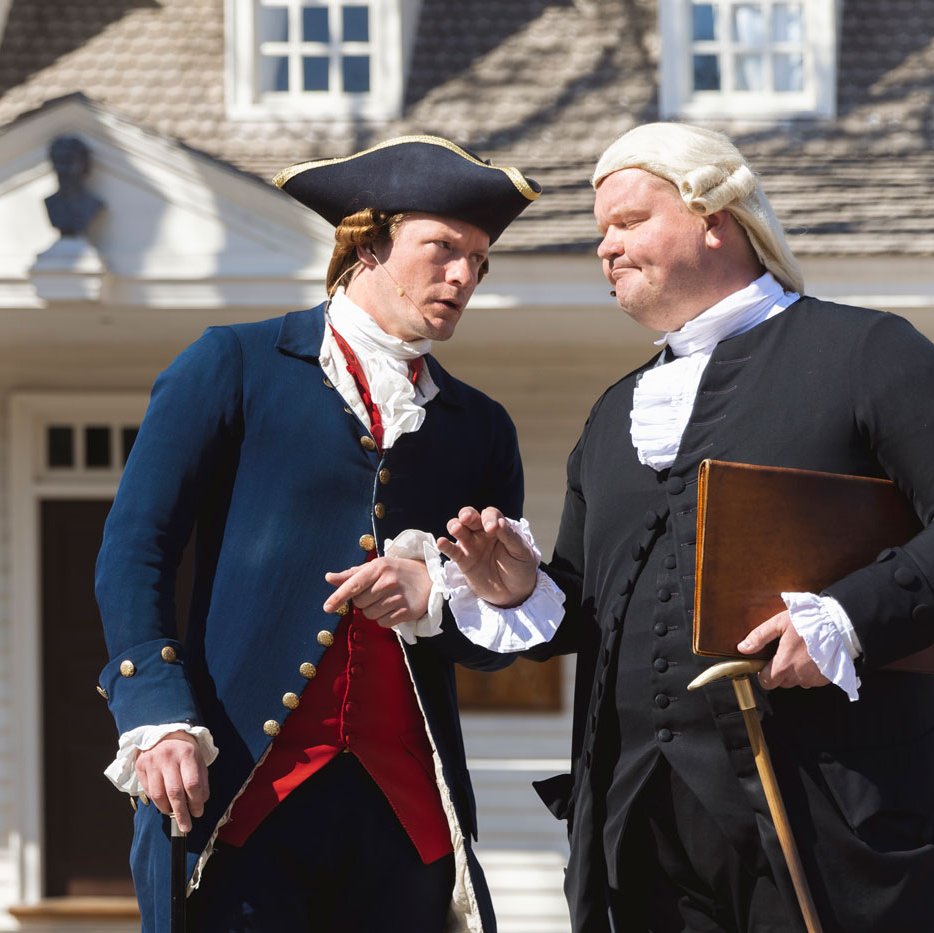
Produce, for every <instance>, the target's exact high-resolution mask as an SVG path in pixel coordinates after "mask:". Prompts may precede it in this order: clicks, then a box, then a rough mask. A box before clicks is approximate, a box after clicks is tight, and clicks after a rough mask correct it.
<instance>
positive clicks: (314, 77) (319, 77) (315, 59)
mask: <svg viewBox="0 0 934 933" xmlns="http://www.w3.org/2000/svg"><path fill="white" fill-rule="evenodd" d="M302 68H303V69H304V74H305V77H304V82H305V83H304V88H305V90H306V91H326V90H327V89H328V86H329V82H328V60H327V58H326V57H325V56H323V55H308V56H306V57H305V58H303V59H302Z"/></svg>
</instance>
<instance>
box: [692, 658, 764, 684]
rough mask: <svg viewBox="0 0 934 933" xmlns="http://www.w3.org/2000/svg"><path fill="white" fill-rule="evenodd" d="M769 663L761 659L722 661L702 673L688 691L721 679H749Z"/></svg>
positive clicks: (693, 681)
mask: <svg viewBox="0 0 934 933" xmlns="http://www.w3.org/2000/svg"><path fill="white" fill-rule="evenodd" d="M767 663H768V662H767V661H763V660H762V659H761V658H748V659H745V660H743V659H741V660H738V661H721V662H720V663H719V664H714V666H713V667H708V668H707V670H706V671H702V672H701V673H700V674H698V675H697V677H695V678H694V679H693V680H692V681H691V682H690V683H689V684H688V690H696V689H697V688H698V687H706V686H707V684H712V683H713V682H714V681H715V680H720V678H721V677H730V678H734V677H743V676H746V677H748V676H749V675H751V674H758V673H759V671H761V670H762V668H763V667H765V665H766V664H767Z"/></svg>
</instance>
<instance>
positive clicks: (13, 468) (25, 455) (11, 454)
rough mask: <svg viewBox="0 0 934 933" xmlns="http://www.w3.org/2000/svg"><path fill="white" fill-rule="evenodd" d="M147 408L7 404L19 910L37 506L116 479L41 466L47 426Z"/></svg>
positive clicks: (79, 399) (36, 626) (31, 708)
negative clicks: (8, 422) (51, 469)
mask: <svg viewBox="0 0 934 933" xmlns="http://www.w3.org/2000/svg"><path fill="white" fill-rule="evenodd" d="M147 401H148V396H147V394H146V393H142V392H139V393H122V394H118V393H73V392H72V393H64V392H54V393H53V392H48V393H45V392H20V393H13V394H11V395H10V396H9V397H8V405H9V409H8V410H9V415H10V432H9V448H8V463H7V468H8V474H7V475H8V477H9V487H8V495H9V503H10V551H11V554H10V570H11V573H10V605H11V616H12V639H11V652H12V663H11V680H12V691H11V696H13V697H15V702H16V709H15V710H14V714H13V715H12V717H11V729H10V732H11V737H12V739H13V743H14V746H13V747H14V748H16V749H18V754H17V756H16V766H15V770H14V771H13V774H12V775H11V777H12V783H13V799H14V800H16V801H18V806H17V807H16V808H15V809H14V812H13V817H12V818H13V823H12V825H11V833H10V836H11V855H12V861H13V874H14V876H15V877H14V878H13V879H12V888H13V891H14V896H15V897H16V899H17V901H18V902H19V903H21V904H36V903H38V902H39V901H40V900H41V899H42V897H43V895H44V892H43V890H42V885H43V880H42V879H43V874H44V872H43V864H44V852H43V835H44V822H43V812H42V799H43V794H42V787H43V783H44V775H43V770H42V684H43V676H42V670H41V657H42V645H41V638H40V632H41V624H40V623H41V620H40V613H41V594H40V586H41V571H42V568H41V566H40V556H39V555H40V553H41V541H40V529H39V503H40V502H41V501H42V500H44V499H97V498H108V497H112V496H113V495H114V494H115V492H116V489H117V482H118V480H119V472H120V471H119V469H112V470H100V471H97V472H96V473H95V472H94V471H90V470H87V469H76V470H73V471H64V472H63V473H62V475H60V476H57V475H56V474H55V472H54V471H50V470H48V469H47V467H46V465H45V463H46V460H45V457H44V455H43V453H44V443H43V438H44V436H45V432H44V429H45V427H47V426H48V425H52V424H74V425H90V424H114V425H122V424H138V423H139V421H140V419H141V418H142V416H143V413H144V411H145V409H146V403H147ZM79 465H80V464H79Z"/></svg>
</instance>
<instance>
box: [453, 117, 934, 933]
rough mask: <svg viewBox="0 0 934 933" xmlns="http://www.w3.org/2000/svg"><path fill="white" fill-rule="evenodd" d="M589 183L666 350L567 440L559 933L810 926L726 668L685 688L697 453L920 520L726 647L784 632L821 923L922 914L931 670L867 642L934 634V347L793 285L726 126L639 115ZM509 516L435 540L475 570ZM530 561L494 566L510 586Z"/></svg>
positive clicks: (783, 706) (629, 296)
mask: <svg viewBox="0 0 934 933" xmlns="http://www.w3.org/2000/svg"><path fill="white" fill-rule="evenodd" d="M593 185H594V188H595V190H596V204H595V215H596V219H597V224H598V226H599V228H600V231H601V234H602V235H603V240H602V242H601V243H600V246H599V248H598V250H597V252H598V255H599V257H600V260H601V262H602V264H603V271H604V274H605V275H606V277H607V279H608V280H609V282H610V284H611V286H612V289H613V291H612V292H611V294H613V295H614V296H615V298H616V301H617V303H618V304H619V306H620V307H621V308H622V309H623V310H624V311H625V312H626V313H627V314H628V315H630V316H631V317H632V318H633V319H634V320H636V321H638V322H639V323H640V324H642V325H643V326H645V327H647V328H649V329H651V330H653V331H656V332H658V333H660V335H661V336H660V339H659V340H658V344H659V345H660V347H661V350H660V352H659V354H658V355H657V356H655V357H654V358H653V359H651V360H649V362H647V363H646V364H645V365H644V366H642V367H640V368H639V369H638V370H636V371H635V372H633V373H630V374H629V375H627V376H625V377H624V378H622V379H621V380H620V381H619V382H617V383H616V384H615V385H613V386H611V387H610V388H609V389H608V390H607V391H606V392H605V393H604V395H603V396H602V397H601V398H600V399H599V400H598V401H597V403H596V405H594V407H593V410H592V411H591V414H590V418H589V419H588V421H587V424H586V425H585V427H584V430H583V434H582V435H581V438H580V440H579V441H578V444H577V446H576V447H575V448H574V451H573V453H572V454H571V456H570V459H569V461H568V480H567V495H566V500H565V505H564V513H563V517H562V521H561V527H560V531H559V534H558V539H557V543H556V546H555V552H554V557H553V559H552V561H551V563H550V565H548V566H547V567H546V568H545V569H546V570H547V572H548V573H549V574H550V575H551V576H552V577H553V578H554V579H555V580H557V581H558V582H559V583H560V585H561V587H562V588H563V590H564V591H565V593H566V594H567V597H568V598H567V604H566V616H565V618H564V620H563V622H562V623H561V627H560V629H559V630H558V633H557V635H556V636H555V638H554V639H553V640H552V641H551V642H550V643H548V644H546V645H545V646H544V647H543V646H539V647H538V648H535V649H533V652H532V653H533V654H536V655H537V656H539V657H541V656H544V655H546V654H555V653H558V652H561V651H576V652H577V654H578V660H577V688H576V698H575V710H574V735H573V750H572V761H573V775H561V776H559V777H556V778H552V779H551V780H550V781H547V782H543V784H542V785H540V786H539V792H540V793H541V795H542V797H543V798H544V799H546V803H549V805H550V808H551V809H552V811H553V812H555V813H556V814H557V815H559V816H560V817H563V818H566V819H567V820H568V824H569V831H570V840H571V855H570V862H569V866H568V872H567V881H566V891H567V894H568V898H569V902H570V905H571V913H572V918H573V926H574V930H575V931H578V933H582V931H586V933H598V931H607V930H616V931H621V930H625V931H632V933H637V931H644V930H651V931H653V933H668V931H676V930H690V931H701V930H703V931H719V930H731V931H736V930H742V931H756V933H763V931H790V930H799V929H801V928H802V920H801V918H800V914H799V912H798V908H797V906H796V904H795V899H794V895H793V893H792V892H791V887H790V883H789V878H788V872H787V869H786V867H785V865H784V863H783V860H782V857H781V854H780V852H779V849H778V847H777V844H776V838H775V830H774V828H773V826H772V823H771V820H770V817H769V815H768V810H767V808H766V805H765V801H764V797H763V793H762V789H761V787H760V785H759V783H758V780H757V778H756V772H755V767H754V765H753V759H752V754H751V751H750V748H749V740H748V738H747V736H746V733H745V730H744V727H743V722H742V718H741V716H740V714H739V713H738V711H737V707H736V702H735V699H734V697H733V691H732V689H731V687H730V686H729V684H728V683H726V682H725V681H720V682H718V683H717V684H715V685H713V686H710V687H708V688H706V689H704V690H699V691H696V692H691V693H688V692H687V685H688V683H689V682H690V681H691V680H692V679H693V678H694V677H695V676H696V675H697V674H698V673H699V672H700V671H701V670H703V669H704V668H705V667H707V666H708V664H709V663H710V662H709V661H707V660H704V659H701V658H698V657H695V656H694V655H693V654H692V651H691V635H692V607H693V595H694V571H695V524H696V509H697V479H696V478H697V472H698V465H699V463H700V461H701V460H702V459H705V458H714V459H719V460H729V461H739V462H744V463H750V464H764V465H772V466H779V467H795V468H802V469H808V470H821V471H827V472H835V473H847V474H857V475H863V476H873V477H890V478H891V479H893V480H894V481H895V482H896V484H897V485H898V487H899V489H900V490H901V491H902V492H903V493H905V495H906V496H907V497H908V498H909V499H910V500H911V501H912V503H913V504H914V507H915V509H916V511H917V513H918V516H919V518H920V519H921V521H922V524H923V525H924V526H925V527H924V530H923V531H921V532H920V533H919V534H918V535H917V536H916V537H914V538H912V539H911V540H910V541H909V542H908V543H907V544H905V545H904V546H903V547H895V548H892V549H888V550H886V551H885V552H884V553H882V554H881V555H879V558H878V560H877V561H876V562H874V563H872V564H871V565H869V566H866V567H863V568H862V569H859V570H857V571H856V572H854V573H851V574H849V575H848V576H845V577H844V578H843V579H841V580H838V581H837V582H836V583H834V584H833V585H831V586H829V587H827V589H826V590H824V591H823V592H821V593H816V594H814V593H784V594H782V597H783V599H784V601H785V604H786V606H787V609H786V610H785V611H783V612H781V613H780V614H778V615H776V616H774V617H773V618H770V619H763V620H762V624H761V625H759V626H758V627H756V628H755V629H754V630H753V631H752V632H750V633H749V634H748V636H746V638H745V639H744V640H743V641H742V642H741V643H740V645H739V649H740V651H742V652H745V653H752V652H756V651H758V650H760V649H762V648H764V647H765V646H766V645H768V644H769V643H772V642H774V643H775V647H776V649H777V650H776V651H775V654H774V657H773V659H772V660H771V662H770V663H769V664H768V665H767V666H766V667H765V668H764V670H763V671H762V673H761V674H760V675H759V678H758V680H759V684H758V686H759V687H761V688H762V689H761V690H760V691H759V694H760V695H759V697H758V700H759V705H760V707H761V708H763V710H764V712H763V724H764V727H765V731H766V735H767V738H768V743H769V747H770V749H771V754H772V757H773V759H774V761H775V765H776V768H777V771H778V775H779V783H780V785H781V786H782V790H783V794H784V797H785V802H786V805H787V809H788V811H789V813H790V817H791V822H792V824H793V827H794V831H795V834H796V836H797V842H798V847H799V849H800V850H801V855H802V858H803V862H804V868H805V872H806V874H807V877H808V879H809V882H810V887H811V890H812V894H813V896H814V900H815V902H816V907H817V911H818V914H819V915H820V918H821V920H822V922H823V929H824V930H825V931H839V933H860V931H863V933H881V931H894V930H898V931H900V933H906V931H918V933H920V931H922V930H929V929H930V928H931V924H932V918H934V884H932V879H934V780H932V778H934V679H932V678H929V677H926V676H924V675H920V674H908V673H894V672H892V671H887V670H883V667H885V666H886V665H888V664H889V662H892V661H894V660H896V659H899V658H902V657H904V656H907V655H909V654H911V653H913V652H915V651H917V650H920V649H921V648H923V647H925V646H927V645H929V644H930V643H931V642H932V641H934V529H932V528H931V527H930V523H931V520H932V517H934V456H932V451H934V428H932V416H931V398H932V397H934V346H932V345H931V344H930V343H929V342H928V341H927V340H926V339H925V338H924V337H922V336H921V335H920V334H918V333H917V332H916V331H915V330H914V329H913V328H912V327H911V325H909V324H908V323H907V322H906V321H904V320H902V319H901V318H899V317H896V316H893V315H890V314H883V313H880V312H877V311H870V310H866V309H863V308H854V307H843V306H840V305H834V304H831V303H829V302H825V301H820V300H818V299H815V298H810V297H805V296H803V294H802V293H803V288H804V286H803V282H802V277H801V272H800V270H799V268H798V264H797V262H796V261H795V259H794V256H793V255H792V253H791V250H790V249H789V247H788V244H787V242H786V240H785V236H784V234H783V232H782V229H781V227H780V225H779V223H778V221H777V220H776V218H775V216H774V214H773V212H772V210H771V208H770V206H769V203H768V201H767V199H766V197H765V195H764V193H763V191H762V189H761V187H760V185H759V182H758V181H757V180H756V178H755V176H754V175H753V173H752V172H751V171H750V169H749V167H748V165H747V163H746V161H745V160H744V158H743V157H742V155H741V154H740V153H739V152H738V151H737V149H736V148H735V146H733V144H732V143H731V142H730V141H729V140H728V139H727V138H726V137H724V136H722V135H720V134H718V133H715V132H712V131H709V130H706V129H701V128H697V127H689V126H682V125H677V124H653V125H647V126H641V127H638V128H636V129H634V130H632V131H630V132H628V133H626V134H625V135H623V136H622V137H621V138H620V139H618V140H617V141H616V142H614V143H613V144H612V145H611V146H610V147H609V148H608V149H607V150H606V152H605V153H604V154H603V156H602V157H601V158H600V161H599V162H598V164H597V168H596V171H595V173H594V176H593ZM750 521H753V522H754V521H756V515H755V514H751V515H750ZM510 528H511V526H509V525H507V524H506V523H505V522H504V521H502V520H501V517H500V514H499V513H498V512H497V511H496V510H495V509H487V510H484V511H483V512H482V513H478V512H476V511H474V510H472V509H467V508H465V509H463V510H461V512H460V514H459V515H458V517H457V519H455V520H452V522H451V523H449V526H448V530H449V533H450V534H451V535H452V537H453V538H455V539H456V540H455V541H454V542H447V543H445V544H444V549H445V553H447V554H448V556H450V557H453V558H456V559H457V560H458V562H459V564H460V566H461V569H462V570H463V571H464V572H465V573H466V574H467V577H468V579H471V578H474V579H477V580H478V581H479V580H480V578H483V577H489V576H490V573H489V571H488V570H487V569H486V568H489V567H490V566H495V565H496V559H497V556H502V554H503V549H504V547H506V546H508V547H509V548H510V549H511V551H512V552H513V553H514V554H520V553H521V548H519V546H518V539H517V538H516V537H515V536H513V535H512V533H511V530H510ZM534 569H535V562H534V560H533V559H532V558H531V556H530V555H529V554H526V557H525V559H524V560H523V559H521V558H520V559H513V560H511V561H506V562H503V563H502V564H501V571H500V572H501V575H502V578H501V579H500V580H499V581H498V585H500V586H505V587H507V588H511V589H512V597H513V598H512V600H511V601H513V602H514V601H516V600H520V599H521V598H522V597H523V596H524V595H525V593H526V592H528V591H529V590H530V589H531V585H532V574H533V570H534ZM487 582H488V580H487ZM507 602H510V600H502V603H503V604H504V605H505V604H506V603H507Z"/></svg>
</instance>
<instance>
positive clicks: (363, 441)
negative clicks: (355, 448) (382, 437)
mask: <svg viewBox="0 0 934 933" xmlns="http://www.w3.org/2000/svg"><path fill="white" fill-rule="evenodd" d="M360 446H361V447H362V448H363V449H364V450H376V441H374V440H373V438H372V437H370V435H369V434H364V435H363V437H361V438H360Z"/></svg>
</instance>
